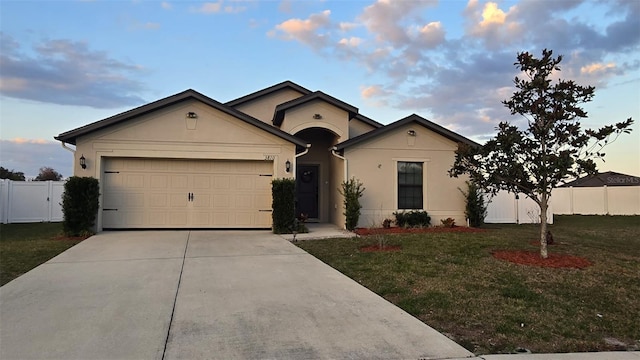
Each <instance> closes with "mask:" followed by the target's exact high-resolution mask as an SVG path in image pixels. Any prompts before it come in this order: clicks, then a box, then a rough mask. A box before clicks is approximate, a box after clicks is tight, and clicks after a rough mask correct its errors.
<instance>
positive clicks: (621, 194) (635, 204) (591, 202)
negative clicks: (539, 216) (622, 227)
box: [551, 186, 640, 215]
mask: <svg viewBox="0 0 640 360" xmlns="http://www.w3.org/2000/svg"><path fill="white" fill-rule="evenodd" d="M551 195H552V200H553V209H554V213H556V214H558V215H573V214H580V215H640V186H603V187H567V188H557V189H553V192H552V193H551Z"/></svg>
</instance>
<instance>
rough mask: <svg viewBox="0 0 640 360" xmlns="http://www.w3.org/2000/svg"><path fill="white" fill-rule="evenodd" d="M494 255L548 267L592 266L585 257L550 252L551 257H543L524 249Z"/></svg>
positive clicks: (511, 260) (576, 267)
mask: <svg viewBox="0 0 640 360" xmlns="http://www.w3.org/2000/svg"><path fill="white" fill-rule="evenodd" d="M492 255H493V257H494V258H496V259H500V260H505V261H509V262H512V263H516V264H522V265H530V266H539V267H548V268H573V269H584V268H586V267H588V266H591V265H592V264H591V262H590V261H589V260H587V259H585V258H581V257H579V256H572V255H564V254H549V257H548V258H546V259H543V258H541V257H540V253H539V252H532V251H523V250H504V251H495V252H493V253H492Z"/></svg>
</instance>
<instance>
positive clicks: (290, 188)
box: [271, 179, 296, 234]
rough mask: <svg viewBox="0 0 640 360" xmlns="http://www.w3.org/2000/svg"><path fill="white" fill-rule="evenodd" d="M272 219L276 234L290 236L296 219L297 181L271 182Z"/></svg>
mask: <svg viewBox="0 0 640 360" xmlns="http://www.w3.org/2000/svg"><path fill="white" fill-rule="evenodd" d="M271 197H272V199H273V202H272V205H271V207H272V209H273V212H272V214H271V215H272V219H273V225H272V226H273V233H274V234H290V233H291V231H292V230H293V228H294V225H295V217H296V214H295V212H296V200H295V198H296V181H295V180H294V179H274V180H273V181H271Z"/></svg>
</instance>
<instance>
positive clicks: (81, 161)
mask: <svg viewBox="0 0 640 360" xmlns="http://www.w3.org/2000/svg"><path fill="white" fill-rule="evenodd" d="M80 167H81V168H83V169H86V168H87V159H85V158H84V154H82V156H80Z"/></svg>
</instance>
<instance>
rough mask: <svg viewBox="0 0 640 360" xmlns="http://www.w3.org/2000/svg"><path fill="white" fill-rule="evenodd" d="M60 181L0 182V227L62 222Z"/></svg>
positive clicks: (61, 188) (61, 187) (61, 186)
mask: <svg viewBox="0 0 640 360" xmlns="http://www.w3.org/2000/svg"><path fill="white" fill-rule="evenodd" d="M63 192H64V181H11V180H0V222H2V223H3V224H11V223H29V222H56V221H62V220H63V216H62V205H61V203H62V193H63Z"/></svg>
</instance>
